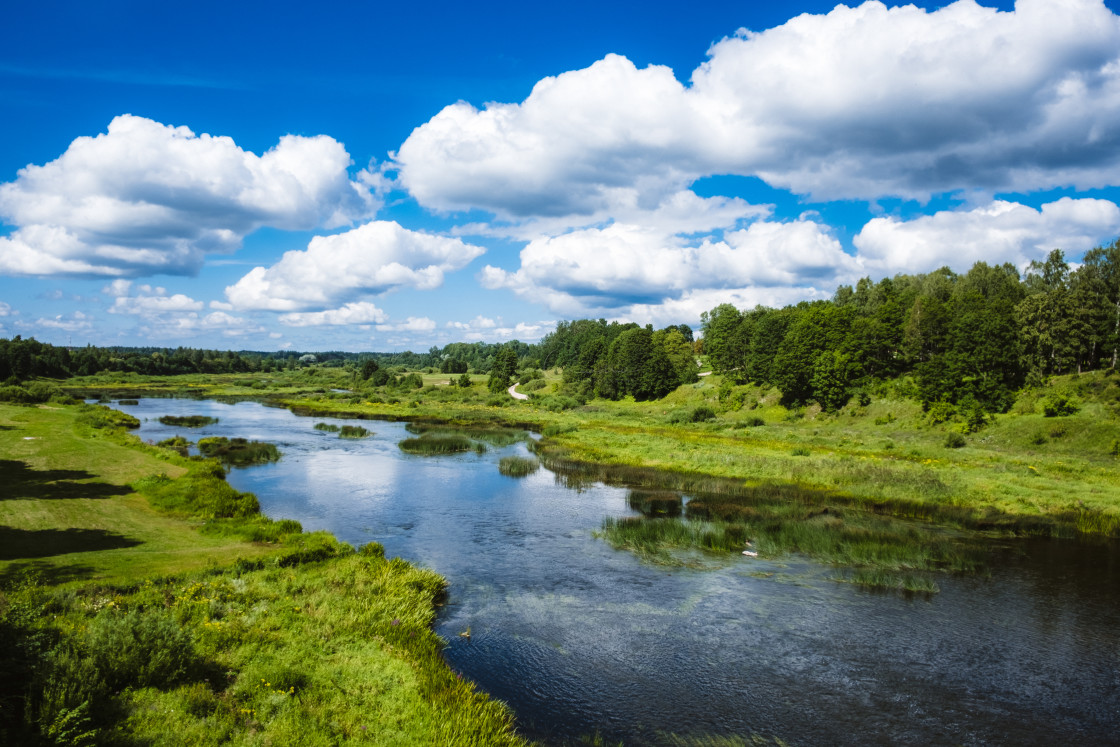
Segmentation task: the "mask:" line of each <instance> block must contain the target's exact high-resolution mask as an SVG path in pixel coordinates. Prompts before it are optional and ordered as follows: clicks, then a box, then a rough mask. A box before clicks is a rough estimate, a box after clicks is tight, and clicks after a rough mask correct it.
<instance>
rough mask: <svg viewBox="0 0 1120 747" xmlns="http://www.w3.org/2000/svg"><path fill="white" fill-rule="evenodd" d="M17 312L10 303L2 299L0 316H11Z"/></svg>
mask: <svg viewBox="0 0 1120 747" xmlns="http://www.w3.org/2000/svg"><path fill="white" fill-rule="evenodd" d="M15 313H17V312H16V311H14V310H13V309H12V307H11V306H10V305H8V304H6V303H4V302H3V301H0V316H10V315H11V314H15Z"/></svg>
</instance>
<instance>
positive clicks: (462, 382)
mask: <svg viewBox="0 0 1120 747" xmlns="http://www.w3.org/2000/svg"><path fill="white" fill-rule="evenodd" d="M459 387H460V388H461V389H470V387H471V375H470V374H469V373H465V372H464V373H463V374H462V375H461V376H460V377H459Z"/></svg>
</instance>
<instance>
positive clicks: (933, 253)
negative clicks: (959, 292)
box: [853, 197, 1120, 276]
mask: <svg viewBox="0 0 1120 747" xmlns="http://www.w3.org/2000/svg"><path fill="white" fill-rule="evenodd" d="M1117 232H1120V207H1117V205H1116V204H1115V203H1112V202H1109V201H1108V200H1097V199H1071V198H1068V197H1063V198H1062V199H1060V200H1058V201H1056V202H1049V203H1046V204H1044V205H1042V207H1041V208H1040V209H1037V210H1036V209H1034V208H1032V207H1029V206H1027V205H1021V204H1019V203H1015V202H1006V201H1004V200H996V201H994V202H992V203H990V204H988V205H985V206H982V207H977V208H973V209H971V210H957V211H942V212H938V213H934V214H933V215H925V216H921V217H919V218H914V219H913V220H907V221H904V220H898V219H896V218H875V219H873V220H871V221H870V222H868V223H867V225H865V226H864V227H863V230H861V231H860V232H859V234H858V235H857V236H856V237H855V238H854V239H853V243H854V244H855V246H856V247H857V248H858V249H859V257H860V259H861V260H862V262H863V263H864V266H865V267H866V268H867V270H868V271H869V272H871V273H873V274H876V275H884V276H885V275H893V274H895V273H899V272H904V273H917V272H929V271H930V270H934V269H937V268H938V267H941V266H944V265H948V266H949V267H951V268H953V269H954V270H958V271H964V270H967V269H968V268H969V267H971V266H972V265H973V264H974V263H975V262H977V261H980V260H983V261H985V262H988V263H989V264H991V263H1003V262H1011V263H1012V264H1014V265H1016V266H1017V267H1020V268H1022V267H1025V266H1026V265H1027V264H1028V263H1029V262H1030V261H1031V260H1040V259H1044V258H1045V257H1046V255H1047V254H1048V253H1049V252H1050V250H1051V249H1063V250H1064V251H1065V252H1066V254H1067V256H1070V255H1074V254H1078V253H1080V252H1084V251H1086V250H1087V249H1091V248H1092V247H1094V246H1097V245H1098V244H1100V243H1102V242H1103V241H1105V240H1107V239H1108V238H1109V237H1112V236H1115V235H1116V233H1117Z"/></svg>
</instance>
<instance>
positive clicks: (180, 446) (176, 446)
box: [156, 436, 191, 457]
mask: <svg viewBox="0 0 1120 747" xmlns="http://www.w3.org/2000/svg"><path fill="white" fill-rule="evenodd" d="M190 445H191V442H190V441H188V440H187V439H185V438H183V437H182V436H172V437H171V438H165V439H163V440H162V441H160V442H159V443H158V444H156V446H162V447H163V448H165V449H171V450H172V451H174V452H176V453H178V454H179V456H184V457H185V456H187V454H188V452H189V449H190Z"/></svg>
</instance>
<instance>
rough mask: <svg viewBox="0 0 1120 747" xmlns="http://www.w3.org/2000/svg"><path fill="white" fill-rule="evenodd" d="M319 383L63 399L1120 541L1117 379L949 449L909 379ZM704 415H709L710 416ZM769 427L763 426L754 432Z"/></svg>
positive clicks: (240, 379) (98, 380)
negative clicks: (517, 433)
mask: <svg viewBox="0 0 1120 747" xmlns="http://www.w3.org/2000/svg"><path fill="white" fill-rule="evenodd" d="M313 371H315V369H311V370H303V371H294V372H283V373H282V374H271V375H269V381H270V383H269V385H268V389H267V391H266V392H264V394H262V392H261V391H260V390H258V389H255V388H254V386H256V385H258V384H259V383H260V379H261V375H260V374H252V375H250V374H242V375H233V374H231V375H223V376H215V377H205V376H190V377H172V378H159V377H142V376H124V375H118V376H115V377H114V376H101V377H91V378H87V379H84V380H71V381H68V382H66V388H67V390H68V391H71V392H73V393H78V394H85V395H87V396H88V395H89V394H91V393H105V392H109V393H129V394H135V395H136V396H150V395H151V394H159V393H162V394H171V393H176V392H180V393H181V392H191V393H193V394H195V395H199V396H215V397H231V398H237V397H256V398H259V397H261V396H268V397H270V398H272V399H273V400H275V401H277V402H278V403H282V404H285V405H286V406H288V407H290V408H291V409H292V410H293V411H294V412H297V413H299V414H312V415H323V416H332V417H339V416H342V417H362V418H378V417H380V418H387V419H391V420H409V421H428V422H429V423H430V424H431V423H435V422H440V423H444V424H450V425H454V426H455V427H465V428H475V427H480V426H482V427H486V426H489V427H494V426H503V425H504V426H509V425H515V426H517V427H529V428H532V429H535V430H540V431H543V432H544V433H545V434H546V435H547V436H548V437H549V438H547V439H546V441H547V442H548V443H546V444H545V447H546V448H548V449H554V450H556V451H557V453H560V452H562V456H563V458H564V459H567V460H571V461H579V462H585V463H595V464H601V465H609V466H611V467H626V468H643V469H644V468H655V469H659V470H664V471H668V472H680V473H686V474H689V475H705V476H708V477H718V478H725V479H729V480H736V481H742V482H747V483H752V484H761V483H770V482H780V483H790V484H802V485H806V486H810V487H813V488H817V489H822V490H828V491H837V492H840V493H843V494H844V496H845V500H846V501H847V502H849V503H852V504H859V505H863V506H866V507H868V508H874V509H875V510H878V511H883V512H886V513H892V514H897V515H899V516H904V517H913V518H923V519H925V520H928V521H943V522H948V523H951V524H957V525H959V524H960V523H961V522H964V524H967V525H970V526H974V527H982V528H988V529H997V530H1000V531H1009V532H1015V533H1030V534H1049V535H1058V536H1077V535H1079V534H1084V533H1093V534H1101V535H1105V536H1113V537H1120V484H1118V483H1117V481H1116V479H1115V475H1116V469H1117V467H1118V466H1120V464H1118V463H1117V456H1116V454H1115V453H1113V452H1114V449H1113V444H1114V443H1120V420H1118V417H1117V413H1118V411H1120V376H1115V375H1111V376H1110V375H1107V374H1104V373H1092V374H1084V375H1081V376H1066V377H1054V378H1053V379H1052V380H1051V383H1050V384H1049V385H1048V386H1046V387H1042V388H1039V389H1030V390H1025V391H1023V392H1022V393H1020V395H1019V398H1018V400H1017V401H1016V403H1015V405H1014V407H1013V408H1012V410H1011V412H1009V413H1007V414H1005V415H998V416H996V417H995V419H994V421H993V422H991V423H990V424H988V425H987V426H986V427H984V428H983V429H982V430H980V431H977V432H975V433H971V434H968V438H967V443H966V445H965V446H963V447H961V448H946V445H945V444H946V443H947V442H948V438H949V435H950V434H951V433H954V432H957V431H959V430H960V429H961V428H962V426H963V424H962V423H956V422H953V421H949V422H946V423H941V424H938V425H931V423H930V420H929V417H928V414H927V413H924V412H922V409H921V407H920V406H919V405H918V404H917V403H916V402H914V401H913V400H912V399H909V398H908V397H906V396H904V394H903V393H904V392H905V391H907V389H908V387H911V383H909V382H907V381H899V382H887V383H884V384H882V385H880V386H878V387H877V388H872V389H871V390H870V395H871V396H870V401H869V402H868V403H867V404H865V405H861V404H860V402H859V398H854V399H853V400H852V401H851V402H850V403H849V404H848V405H847V406H846V407H844V408H842V409H841V410H839V411H838V412H836V413H834V414H827V413H822V412H821V411H820V408H819V407H816V406H815V405H814V406H809V407H805V408H801V409H799V410H796V411H791V410H788V409H786V408H785V407H782V406H781V404H780V395H781V393H780V392H778V391H777V390H775V389H769V388H763V387H757V386H753V385H748V386H737V387H733V388H732V392H731V395H732V396H730V397H727V398H726V399H725V400H723V401H721V400H720V399H719V392H720V385H721V383H722V380H721V379H722V377H720V376H718V375H713V376H706V377H704V378H702V379H701V380H700V381H699V382H697V383H695V384H690V385H687V386H683V387H680V388H679V389H678V390H676V391H675V392H673V393H671V394H670V395H669V396H667V397H666V398H665V399H663V400H658V401H653V402H634V401H632V400H622V401H619V402H610V401H605V400H592V401H591V402H589V403H587V404H586V405H583V406H576V407H574V408H572V409H566V410H563V411H553V410H552V409H550V408H549V406H548V405H546V404H545V403H544V401H543V398H541V399H537V400H530V401H528V402H515V401H513V400H512V399H511V398H509V397H501V398H498V399H497V400H495V401H494V402H493V403H492V402H491V399H492V397H491V395H489V393H487V392H484V391H482V388H481V387H477V386H476V387H472V388H471V389H467V390H462V389H460V388H459V387H457V386H446V381H447V379H448V378H449V377H447V376H446V375H444V376H426V377H425V384H426V386H425V387H424V388H423V389H421V390H414V392H413V393H412V394H409V395H408V398H403V395H402V394H401V393H399V392H396V393H394V392H391V391H389V390H384V391H381V390H358V391H356V392H354V393H353V394H339V393H333V392H330V391H329V387H333V386H338V387H347V386H350V383H349V382H348V380H346V376H347V374H346V373H345V371H344V370H343V369H326V368H324V369H321V370H318V372H317V373H313ZM429 378H430V379H431V380H430V381H429V380H428V379H429ZM546 379H547V380H548V381H549V386H548V387H547V391H548V392H549V393H550V394H549V396H553V394H552V393H553V390H556V391H555V396H567V395H563V394H562V393H561V391H560V390H559V389H557V387H558V386H559V373H558V372H555V371H550V372H547V376H546ZM441 380H442V382H443V383H441ZM72 384H81V385H82V386H81V388H72V387H71V385H72ZM312 385H316V386H314V387H312ZM544 391H546V390H542V392H544ZM118 396H120V395H119V394H118ZM1052 396H1053V397H1058V398H1061V397H1064V398H1066V400H1067V401H1076V402H1077V403H1078V407H1079V409H1077V411H1076V412H1074V413H1073V414H1071V415H1067V416H1064V417H1057V418H1055V417H1051V418H1047V417H1045V404H1046V402H1047V401H1052V400H1048V398H1050V397H1052ZM499 400H500V401H499ZM413 402H415V403H416V404H415V406H411V405H412V403H413ZM702 407H706V408H710V410H711V411H712V412H713V413H714V414H715V418H713V419H710V420H708V419H704V420H701V421H699V422H683V420H689V421H690V420H691V415H690V417H689V418H687V419H682V422H680V423H669V422H667V421H668V420H669V419H670V416H671V415H672V414H673V413H676V412H687V413H695V412H697V411H698V409H699V408H702ZM1051 409H1053V408H1051ZM700 412H702V413H703V414H704V417H705V418H706V417H707V411H706V410H700ZM759 421H761V422H762V423H764V424H765V426H764V427H757V425H758V423H759ZM429 427H431V426H430V425H429ZM444 427H446V425H445V426H444ZM1054 433H1058V435H1056V436H1055V435H1052V434H1054ZM1040 435H1041V438H1040ZM954 441H956V439H954ZM1115 451H1116V452H1118V453H1120V448H1117V449H1116V450H1115ZM806 452H807V453H806Z"/></svg>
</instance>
